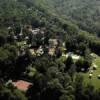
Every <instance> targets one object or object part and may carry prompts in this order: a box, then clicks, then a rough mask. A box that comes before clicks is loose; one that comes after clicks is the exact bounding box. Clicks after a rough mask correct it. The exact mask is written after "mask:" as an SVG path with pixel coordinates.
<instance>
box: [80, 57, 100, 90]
mask: <svg viewBox="0 0 100 100" xmlns="http://www.w3.org/2000/svg"><path fill="white" fill-rule="evenodd" d="M93 63H94V64H96V65H97V66H98V68H97V69H96V70H94V71H93V76H92V78H91V79H90V78H89V74H90V72H87V73H82V74H83V76H84V83H85V85H86V84H92V85H94V86H95V88H96V89H98V88H100V79H98V78H97V76H98V75H100V57H99V56H97V58H96V59H95V60H94V61H93Z"/></svg>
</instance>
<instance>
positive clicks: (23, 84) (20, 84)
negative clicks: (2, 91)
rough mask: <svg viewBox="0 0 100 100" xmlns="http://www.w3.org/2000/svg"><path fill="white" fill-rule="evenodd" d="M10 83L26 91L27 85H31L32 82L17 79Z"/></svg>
mask: <svg viewBox="0 0 100 100" xmlns="http://www.w3.org/2000/svg"><path fill="white" fill-rule="evenodd" d="M12 84H13V85H14V86H15V87H17V88H18V89H19V90H22V91H27V90H28V88H29V86H31V85H32V83H30V82H27V81H23V80H18V81H16V82H13V83H12Z"/></svg>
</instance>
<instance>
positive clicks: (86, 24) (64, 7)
mask: <svg viewBox="0 0 100 100" xmlns="http://www.w3.org/2000/svg"><path fill="white" fill-rule="evenodd" d="M40 1H42V3H44V4H45V5H46V6H48V7H47V8H48V9H49V10H52V11H53V12H55V13H56V14H58V15H59V16H63V18H65V19H66V20H68V19H69V20H70V21H72V22H74V23H76V24H77V25H78V26H79V27H80V28H82V29H85V30H87V31H89V32H94V33H97V34H98V35H100V28H99V26H100V1H99V0H92V2H91V0H40Z"/></svg>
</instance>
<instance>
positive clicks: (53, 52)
mask: <svg viewBox="0 0 100 100" xmlns="http://www.w3.org/2000/svg"><path fill="white" fill-rule="evenodd" d="M48 54H49V55H51V56H54V55H55V48H49V52H48Z"/></svg>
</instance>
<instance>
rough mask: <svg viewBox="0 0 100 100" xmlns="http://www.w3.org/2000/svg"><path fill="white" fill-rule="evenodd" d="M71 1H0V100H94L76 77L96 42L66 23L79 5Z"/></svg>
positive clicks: (99, 96) (95, 93) (87, 65)
mask: <svg viewBox="0 0 100 100" xmlns="http://www.w3.org/2000/svg"><path fill="white" fill-rule="evenodd" d="M72 1H74V0H70V1H69V0H54V1H53V0H0V100H4V99H6V100H100V90H99V89H96V88H95V87H94V86H92V85H91V84H88V85H84V78H83V76H82V75H81V73H84V74H85V73H87V72H89V70H90V69H91V66H92V62H93V60H94V57H93V55H92V56H91V53H96V54H98V55H100V40H99V37H97V35H95V34H91V33H90V31H91V30H88V31H85V30H87V29H86V28H85V29H84V30H82V29H83V28H81V27H82V26H81V25H77V24H78V20H76V19H75V20H74V17H73V18H72V17H71V14H72V13H73V12H74V11H73V9H74V10H75V9H76V8H73V7H75V6H79V5H80V4H81V1H83V0H81V1H80V0H78V2H72ZM88 2H89V0H87V4H88ZM95 3H96V2H95ZM67 4H68V5H69V6H66V5H67ZM70 4H72V5H71V6H73V7H72V8H70ZM85 5H86V1H85V0H84V6H85ZM67 7H68V8H67ZM65 9H68V10H65ZM63 11H67V12H63ZM66 16H67V17H66ZM69 19H70V20H69ZM78 19H79V18H78ZM76 22H77V23H76ZM79 26H80V27H79ZM86 27H88V26H86ZM91 32H93V31H91ZM88 80H92V76H90V77H88ZM98 81H99V77H98ZM20 82H21V83H20ZM19 83H20V84H19ZM26 83H27V84H28V83H30V84H31V86H29V87H28V86H27V84H26ZM23 84H24V85H25V87H24V86H23ZM20 86H21V87H20ZM19 87H20V88H19ZM23 88H24V90H23Z"/></svg>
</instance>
